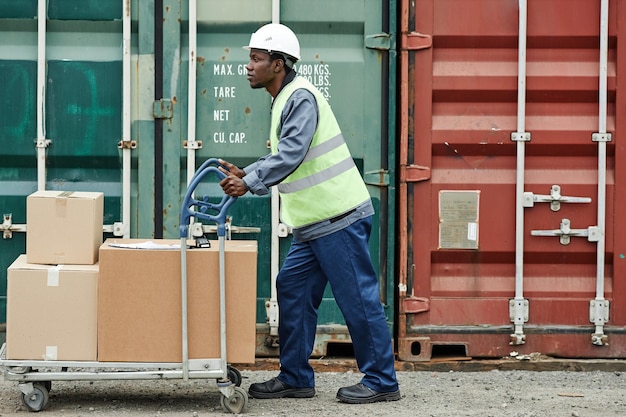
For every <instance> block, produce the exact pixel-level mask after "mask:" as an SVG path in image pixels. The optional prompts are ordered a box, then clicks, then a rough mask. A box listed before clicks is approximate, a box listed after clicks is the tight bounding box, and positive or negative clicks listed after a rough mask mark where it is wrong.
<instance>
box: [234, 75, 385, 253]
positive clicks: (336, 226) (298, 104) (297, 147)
mask: <svg viewBox="0 0 626 417" xmlns="http://www.w3.org/2000/svg"><path fill="white" fill-rule="evenodd" d="M294 77H295V73H294V72H291V73H290V74H288V76H287V77H286V79H285V82H284V83H283V87H284V86H285V85H286V84H288V83H289V82H291V81H292V80H293V78H294ZM281 89H282V88H281ZM318 121H319V114H318V107H317V101H316V100H315V96H314V95H313V94H312V93H311V92H310V91H308V90H306V89H298V90H296V91H294V92H293V94H292V95H291V96H290V97H289V99H288V100H287V102H286V104H285V107H284V109H283V111H282V113H281V115H280V127H279V128H280V137H279V141H278V152H276V153H275V154H272V153H270V154H268V155H266V156H264V157H261V158H259V159H258V160H257V161H256V162H254V163H252V164H250V165H248V166H247V167H245V168H244V172H245V173H246V175H245V176H244V177H243V181H244V182H245V184H246V186H247V187H248V189H249V190H250V192H252V193H253V194H256V195H266V194H268V193H269V188H270V187H272V186H274V185H276V184H279V183H280V182H281V181H283V180H284V179H285V178H287V177H288V176H289V175H290V174H291V173H292V172H294V171H295V170H296V169H297V168H298V166H299V165H300V163H302V161H303V160H304V157H305V156H306V154H307V152H308V150H309V147H310V145H311V141H312V140H313V135H314V134H315V130H316V129H317V123H318ZM373 214H374V208H373V206H372V203H371V201H370V200H368V201H367V202H366V203H364V204H362V205H361V206H359V207H357V208H356V209H355V210H354V212H351V213H349V214H348V215H347V216H346V217H342V218H341V219H339V220H336V219H328V220H324V221H321V222H318V223H315V224H312V225H308V226H304V227H301V228H298V229H294V230H293V236H294V238H296V240H299V241H307V240H311V239H316V238H319V237H322V236H325V235H327V234H330V233H332V232H335V231H337V230H340V229H342V228H344V227H346V226H348V225H350V224H351V223H353V222H355V221H357V220H358V219H360V218H363V217H367V216H371V215H373Z"/></svg>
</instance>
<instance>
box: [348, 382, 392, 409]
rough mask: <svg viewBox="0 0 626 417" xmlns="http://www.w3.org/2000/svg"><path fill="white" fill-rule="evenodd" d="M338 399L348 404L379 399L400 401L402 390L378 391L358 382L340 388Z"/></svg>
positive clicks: (377, 400)
mask: <svg viewBox="0 0 626 417" xmlns="http://www.w3.org/2000/svg"><path fill="white" fill-rule="evenodd" d="M337 399H338V400H339V401H341V402H344V403H348V404H369V403H376V402H379V401H398V400H399V399H400V390H395V391H391V392H378V391H374V390H373V389H371V388H369V387H366V386H365V385H363V384H361V383H358V384H356V385H352V386H350V387H343V388H339V391H337Z"/></svg>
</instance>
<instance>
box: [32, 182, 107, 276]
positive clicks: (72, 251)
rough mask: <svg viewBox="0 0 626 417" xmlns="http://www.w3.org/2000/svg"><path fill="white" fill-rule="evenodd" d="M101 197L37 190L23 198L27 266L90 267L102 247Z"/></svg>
mask: <svg viewBox="0 0 626 417" xmlns="http://www.w3.org/2000/svg"><path fill="white" fill-rule="evenodd" d="M103 218H104V195H103V194H102V193H99V192H72V191H66V192H64V191H37V192H35V193H33V194H31V195H29V196H28V198H27V199H26V223H27V226H26V227H27V230H26V231H27V234H26V257H27V259H28V262H29V263H38V264H51V265H57V264H74V265H92V264H95V263H96V262H98V249H99V248H100V245H101V244H102V223H103Z"/></svg>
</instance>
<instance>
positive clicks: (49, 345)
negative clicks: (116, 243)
mask: <svg viewBox="0 0 626 417" xmlns="http://www.w3.org/2000/svg"><path fill="white" fill-rule="evenodd" d="M97 293H98V265H97V264H96V265H57V266H52V265H40V264H29V263H27V262H26V255H20V256H19V257H18V258H17V259H16V260H15V262H13V264H11V266H9V268H8V270H7V333H6V343H7V347H6V356H7V359H30V360H72V361H74V360H76V361H83V360H84V361H95V360H96V358H97V355H96V349H97V345H98V344H97V340H96V338H97V334H98V331H97V328H98V326H97V302H98V294H97Z"/></svg>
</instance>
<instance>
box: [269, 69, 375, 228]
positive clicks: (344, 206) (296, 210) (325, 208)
mask: <svg viewBox="0 0 626 417" xmlns="http://www.w3.org/2000/svg"><path fill="white" fill-rule="evenodd" d="M301 88H304V89H306V90H308V91H310V92H311V93H312V94H313V95H314V96H315V99H316V101H317V108H318V111H319V120H318V124H317V129H316V130H315V133H314V135H313V141H312V142H311V145H310V146H309V150H308V152H307V154H306V156H305V158H304V160H303V161H302V163H301V164H300V166H299V167H298V168H297V169H296V170H295V171H294V172H292V173H291V175H289V176H288V177H287V178H285V179H284V180H283V181H282V182H281V183H280V184H279V185H278V191H279V193H280V201H281V204H282V206H281V217H282V220H283V222H284V223H285V224H287V225H289V226H291V227H293V228H299V227H303V226H307V225H310V224H313V223H317V222H320V221H322V220H327V219H330V218H333V217H335V216H338V215H341V214H344V213H346V212H348V211H350V210H353V209H354V208H356V207H357V206H359V205H361V204H362V203H364V202H366V201H367V200H368V199H369V198H370V195H369V192H368V191H367V187H366V186H365V183H364V182H363V179H362V178H361V174H360V173H359V170H358V168H357V167H356V165H355V164H354V160H353V159H352V156H351V155H350V151H349V150H348V146H347V145H346V142H345V140H344V138H343V135H342V133H341V129H340V128H339V124H338V123H337V120H336V119H335V115H334V114H333V112H332V110H331V108H330V105H329V104H328V102H327V101H326V99H325V98H324V96H323V95H322V94H321V93H320V92H319V90H318V89H317V88H315V86H314V85H313V84H311V83H310V82H308V81H307V80H306V79H304V78H302V77H299V76H297V77H296V78H295V79H294V80H293V81H292V82H290V83H289V84H287V85H286V86H285V87H283V89H282V90H281V92H280V93H279V94H278V96H277V97H276V98H275V99H274V103H273V106H272V121H271V127H270V144H271V149H272V153H273V154H276V153H277V152H278V141H279V138H280V131H279V130H280V115H281V113H282V111H283V108H284V107H285V104H286V103H287V100H288V99H289V97H291V95H292V94H293V92H294V91H296V90H297V89H301Z"/></svg>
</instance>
